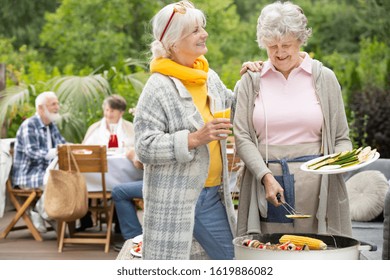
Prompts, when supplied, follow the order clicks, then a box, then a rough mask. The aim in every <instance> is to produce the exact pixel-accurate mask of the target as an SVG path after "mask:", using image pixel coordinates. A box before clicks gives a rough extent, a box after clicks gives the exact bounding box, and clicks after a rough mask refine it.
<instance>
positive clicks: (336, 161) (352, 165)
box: [301, 146, 380, 174]
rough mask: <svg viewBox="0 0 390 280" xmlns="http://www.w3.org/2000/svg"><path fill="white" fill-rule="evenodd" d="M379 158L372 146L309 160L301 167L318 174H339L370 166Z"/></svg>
mask: <svg viewBox="0 0 390 280" xmlns="http://www.w3.org/2000/svg"><path fill="white" fill-rule="evenodd" d="M379 156H380V154H379V153H378V152H377V151H376V149H371V147H370V146H368V147H364V148H363V147H360V148H358V149H353V150H352V151H344V152H340V153H334V154H331V155H326V156H322V157H318V158H315V159H312V160H309V161H307V162H305V163H304V164H302V165H301V170H303V171H306V172H311V173H316V174H339V173H344V172H349V171H353V170H356V169H359V168H362V167H363V166H366V165H369V164H371V163H373V162H374V161H376V160H377V159H378V158H379Z"/></svg>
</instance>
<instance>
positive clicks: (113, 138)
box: [108, 124, 119, 148]
mask: <svg viewBox="0 0 390 280" xmlns="http://www.w3.org/2000/svg"><path fill="white" fill-rule="evenodd" d="M116 127H117V125H116V124H110V139H109V140H108V148H118V146H119V145H118V136H117V135H116Z"/></svg>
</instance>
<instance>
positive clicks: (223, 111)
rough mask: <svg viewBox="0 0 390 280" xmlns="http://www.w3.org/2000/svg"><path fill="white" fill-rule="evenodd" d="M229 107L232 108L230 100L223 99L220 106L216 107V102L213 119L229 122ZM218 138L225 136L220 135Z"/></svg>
mask: <svg viewBox="0 0 390 280" xmlns="http://www.w3.org/2000/svg"><path fill="white" fill-rule="evenodd" d="M231 107H232V100H231V99H225V100H222V106H217V104H216V102H215V103H214V114H213V116H214V118H215V119H217V118H224V119H229V121H230V120H231V118H230V117H231ZM220 136H227V135H225V134H221V135H220Z"/></svg>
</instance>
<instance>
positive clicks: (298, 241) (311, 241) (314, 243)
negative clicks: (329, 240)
mask: <svg viewBox="0 0 390 280" xmlns="http://www.w3.org/2000/svg"><path fill="white" fill-rule="evenodd" d="M288 241H290V242H292V243H294V244H295V245H297V246H304V245H307V246H309V249H311V250H325V249H326V247H327V245H326V244H325V243H324V242H323V241H322V240H320V239H316V238H311V237H306V236H300V235H288V234H285V235H283V236H282V237H281V238H280V239H279V242H280V243H282V244H283V243H286V242H288Z"/></svg>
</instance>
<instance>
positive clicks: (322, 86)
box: [234, 60, 352, 236]
mask: <svg viewBox="0 0 390 280" xmlns="http://www.w3.org/2000/svg"><path fill="white" fill-rule="evenodd" d="M312 75H313V83H314V87H315V91H316V94H317V96H318V99H319V100H320V104H321V109H322V113H323V116H324V121H323V125H322V146H323V153H324V155H327V154H331V153H335V152H341V151H345V150H350V149H351V148H352V144H351V141H350V139H349V136H348V134H349V129H348V124H347V118H346V115H345V110H344V103H343V99H342V95H341V89H340V85H339V83H338V81H337V79H336V76H335V75H334V73H333V72H332V71H331V70H330V69H328V68H326V67H324V66H323V65H322V63H321V62H319V61H317V60H313V69H312ZM259 82H260V73H252V72H248V73H247V74H244V75H243V76H242V79H241V81H240V83H239V85H238V86H237V87H236V92H237V105H236V114H235V119H234V135H235V143H236V148H237V153H238V155H239V156H240V158H241V159H242V160H243V161H244V163H245V166H244V167H243V170H241V172H242V173H241V174H242V178H241V179H240V180H239V183H240V185H239V188H240V203H239V208H238V224H237V235H238V236H240V235H245V234H246V233H247V229H248V224H247V223H248V219H249V217H248V214H249V202H250V201H251V200H250V194H251V187H252V186H256V187H257V188H264V186H263V185H262V183H261V179H262V178H263V176H264V175H265V174H266V173H270V170H269V169H268V168H267V166H266V165H265V162H264V160H263V158H262V156H261V154H260V153H259V150H258V145H259V144H258V141H257V137H256V133H255V130H254V126H253V108H254V106H253V105H254V102H255V98H256V97H257V96H258V94H259V86H258V85H259ZM256 85H257V86H256ZM256 89H257V90H256ZM260 90H261V89H260ZM253 180H255V181H256V182H253ZM260 199H263V200H265V197H262V198H260ZM316 217H317V219H318V233H331V234H340V235H347V236H351V235H352V225H351V220H350V215H349V203H348V197H347V191H346V188H345V183H344V180H343V177H342V175H323V176H322V179H321V191H320V201H319V207H318V211H317V215H316ZM258 231H259V232H261V228H259V229H258Z"/></svg>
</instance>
